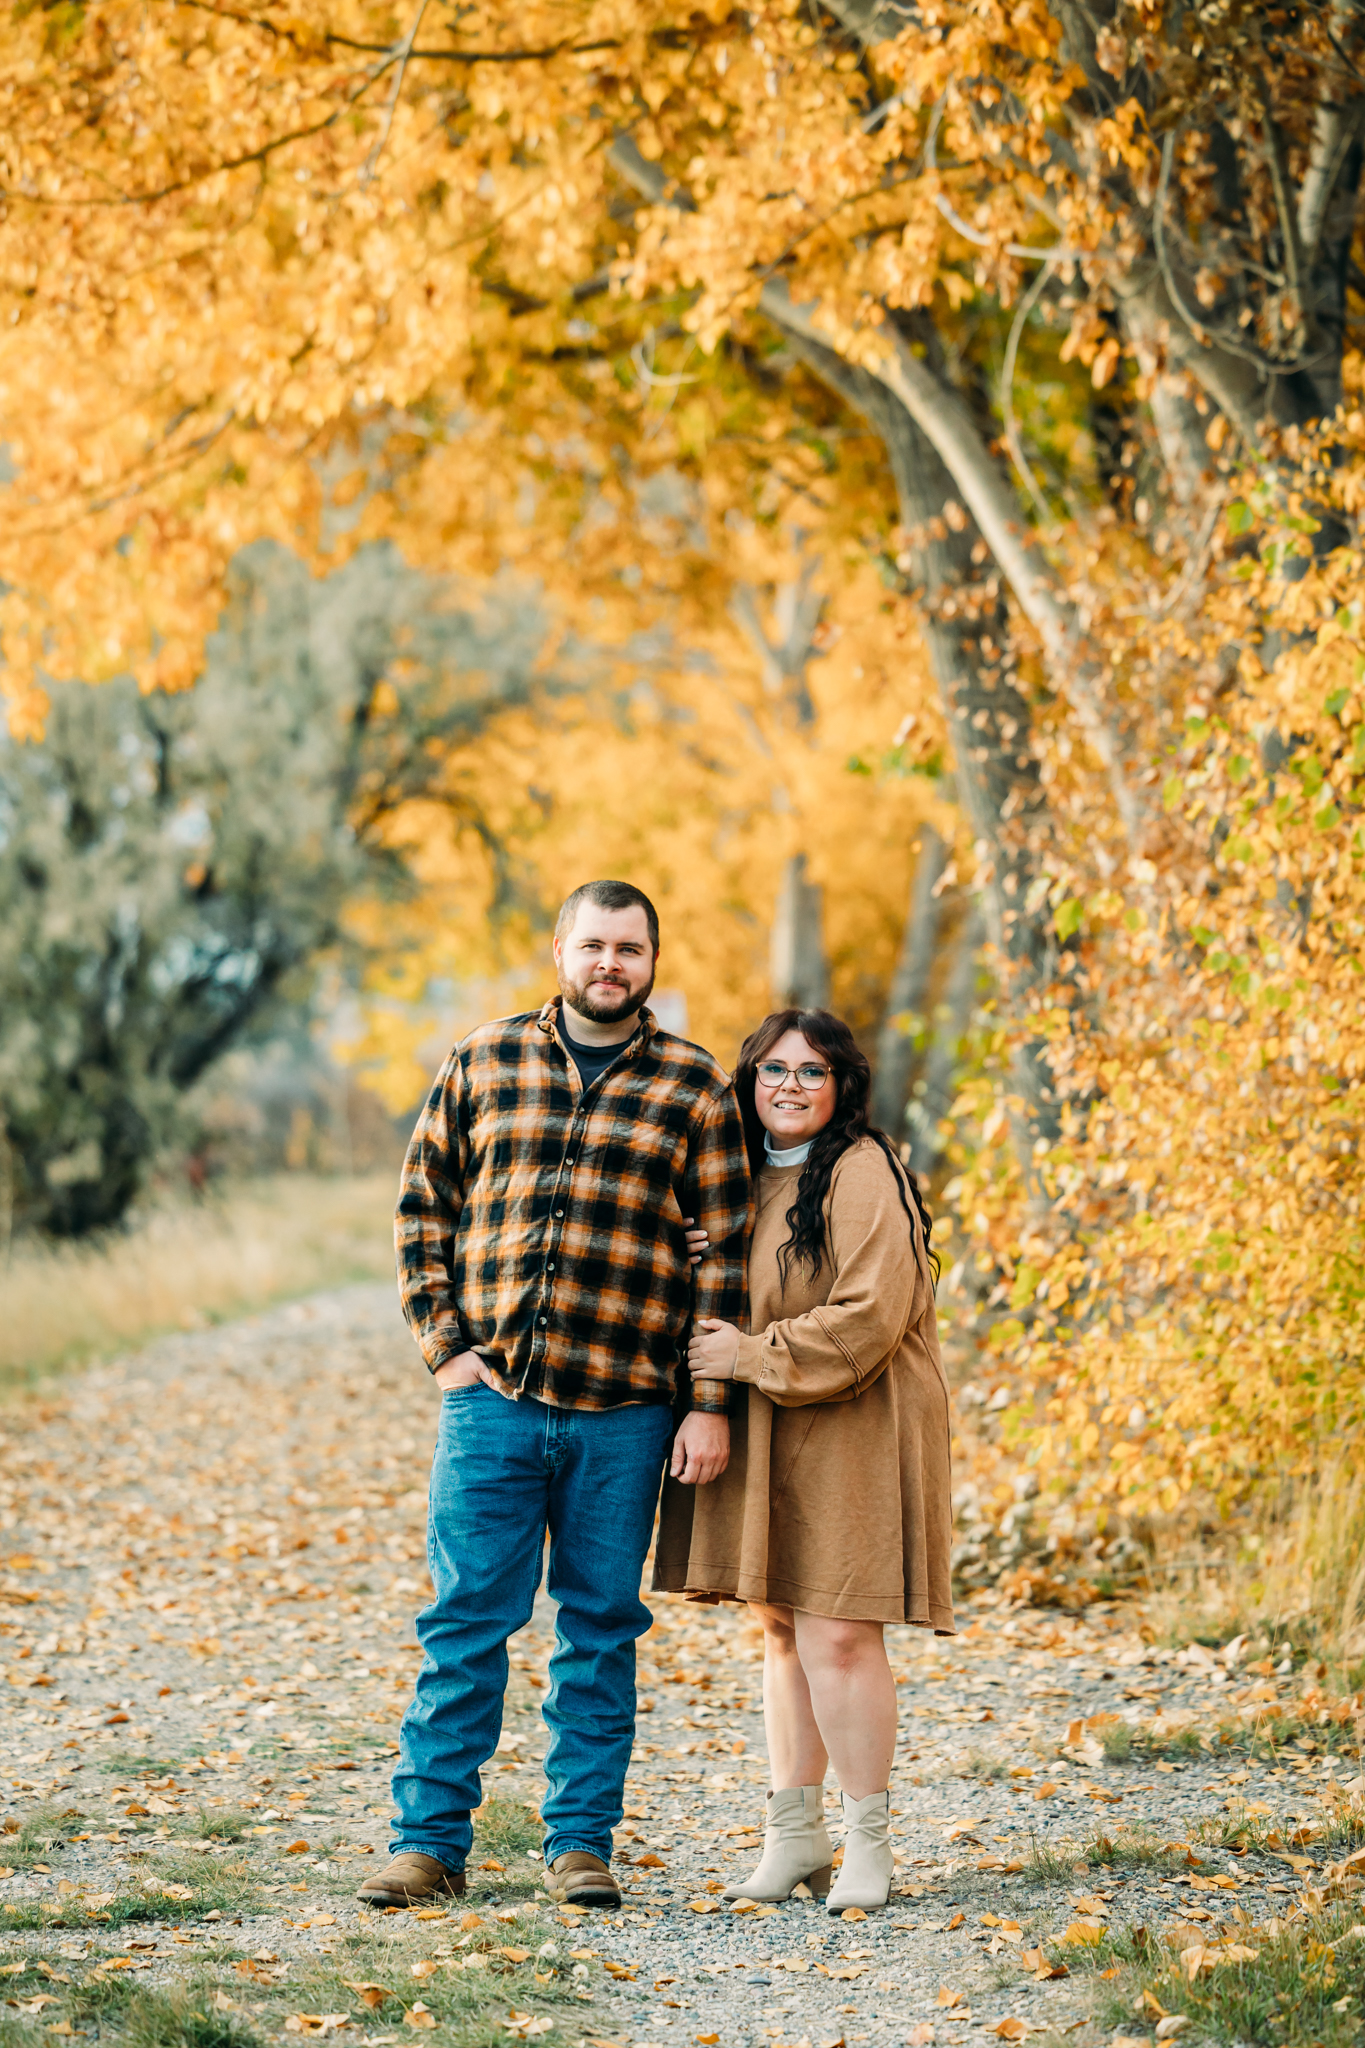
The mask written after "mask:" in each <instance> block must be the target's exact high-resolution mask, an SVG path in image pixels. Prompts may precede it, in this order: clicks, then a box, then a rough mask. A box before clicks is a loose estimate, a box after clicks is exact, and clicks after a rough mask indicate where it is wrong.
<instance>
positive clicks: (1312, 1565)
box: [1143, 1461, 1365, 1667]
mask: <svg viewBox="0 0 1365 2048" xmlns="http://www.w3.org/2000/svg"><path fill="white" fill-rule="evenodd" d="M1165 1548H1166V1546H1163V1545H1161V1544H1158V1547H1157V1552H1156V1556H1155V1558H1154V1560H1153V1563H1152V1585H1151V1590H1150V1591H1149V1593H1148V1594H1147V1595H1146V1596H1145V1597H1144V1600H1143V1607H1144V1609H1145V1610H1146V1613H1147V1617H1148V1619H1149V1621H1150V1622H1151V1624H1152V1626H1153V1627H1154V1628H1155V1629H1156V1630H1157V1632H1158V1634H1160V1635H1162V1636H1166V1637H1169V1638H1171V1639H1172V1640H1175V1639H1176V1638H1180V1639H1182V1640H1186V1641H1188V1640H1189V1639H1190V1638H1191V1637H1202V1638H1204V1639H1211V1638H1213V1637H1215V1636H1216V1637H1221V1638H1230V1637H1232V1636H1235V1635H1248V1636H1251V1635H1256V1636H1264V1637H1266V1638H1268V1639H1269V1640H1271V1641H1273V1642H1286V1643H1293V1644H1295V1645H1296V1646H1298V1647H1299V1648H1302V1649H1305V1650H1309V1649H1311V1650H1315V1651H1317V1652H1318V1653H1319V1654H1320V1655H1322V1656H1325V1657H1327V1658H1329V1659H1330V1660H1332V1661H1333V1662H1335V1663H1338V1664H1340V1665H1342V1666H1343V1667H1344V1666H1353V1665H1356V1664H1358V1663H1359V1661H1360V1660H1361V1658H1362V1657H1365V1476H1362V1475H1361V1474H1360V1473H1359V1472H1357V1471H1356V1470H1354V1469H1353V1468H1352V1467H1351V1466H1350V1465H1348V1464H1346V1463H1344V1462H1336V1461H1334V1462H1332V1463H1330V1464H1324V1466H1323V1467H1322V1469H1321V1471H1319V1472H1317V1473H1315V1474H1314V1475H1313V1476H1312V1477H1311V1478H1309V1479H1305V1480H1301V1481H1299V1482H1297V1483H1296V1484H1294V1485H1293V1486H1288V1487H1286V1488H1285V1491H1284V1493H1283V1494H1282V1496H1281V1498H1280V1500H1279V1502H1278V1503H1277V1504H1276V1505H1275V1506H1274V1507H1273V1508H1267V1509H1265V1510H1263V1511H1262V1513H1261V1514H1260V1516H1259V1517H1258V1518H1257V1519H1256V1520H1255V1521H1254V1522H1253V1521H1251V1520H1250V1519H1249V1518H1248V1519H1247V1520H1246V1521H1244V1522H1242V1523H1241V1524H1240V1525H1238V1526H1236V1527H1235V1528H1231V1529H1229V1532H1228V1535H1227V1537H1226V1538H1225V1539H1224V1540H1223V1541H1221V1542H1216V1543H1206V1544H1205V1545H1204V1546H1203V1547H1202V1548H1200V1547H1198V1546H1195V1545H1189V1544H1184V1543H1176V1542H1172V1543H1171V1544H1170V1545H1169V1549H1168V1550H1167V1554H1166V1555H1165V1556H1163V1549H1165ZM1171 1551H1174V1552H1175V1553H1176V1555H1175V1556H1174V1557H1172V1556H1171V1555H1170V1552H1171Z"/></svg>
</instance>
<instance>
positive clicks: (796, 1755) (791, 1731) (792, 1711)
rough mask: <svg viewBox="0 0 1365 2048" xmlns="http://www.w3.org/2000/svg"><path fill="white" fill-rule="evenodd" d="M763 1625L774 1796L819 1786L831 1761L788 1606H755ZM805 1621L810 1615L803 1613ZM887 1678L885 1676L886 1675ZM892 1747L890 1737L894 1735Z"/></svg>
mask: <svg viewBox="0 0 1365 2048" xmlns="http://www.w3.org/2000/svg"><path fill="white" fill-rule="evenodd" d="M752 1611H753V1612H754V1613H755V1614H756V1615H757V1616H758V1618H759V1620H760V1621H761V1622H762V1623H763V1723H764V1726H765V1728H766V1730H767V1735H768V1768H769V1771H770V1773H771V1776H772V1787H773V1790H774V1792H784V1791H788V1790H793V1789H795V1788H796V1787H798V1786H801V1785H823V1784H824V1782H825V1772H826V1770H827V1769H828V1767H829V1757H828V1755H827V1753H826V1749H825V1745H824V1743H823V1742H822V1741H821V1739H820V1729H819V1727H818V1725H817V1722H816V1717H815V1713H814V1711H813V1709H812V1706H811V1693H810V1687H809V1685H808V1684H807V1682H806V1674H805V1672H804V1671H803V1670H802V1668H801V1659H800V1656H799V1655H798V1652H797V1637H796V1623H795V1620H794V1618H793V1615H792V1610H791V1608H790V1607H766V1606H759V1605H758V1604H757V1603H756V1602H755V1603H754V1604H753V1609H752ZM800 1618H801V1620H802V1621H809V1620H810V1619H811V1617H810V1616H809V1615H802V1616H801V1617H800ZM888 1675H889V1674H888ZM892 1741H893V1744H894V1741H895V1737H894V1733H893V1736H892Z"/></svg>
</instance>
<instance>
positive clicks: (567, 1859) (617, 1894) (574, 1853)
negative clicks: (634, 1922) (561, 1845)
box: [545, 1849, 621, 1912]
mask: <svg viewBox="0 0 1365 2048" xmlns="http://www.w3.org/2000/svg"><path fill="white" fill-rule="evenodd" d="M545 1889H546V1891H547V1892H548V1893H549V1894H550V1897H551V1898H552V1899H558V1900H559V1901H560V1903H561V1905H565V1906H603V1907H605V1908H606V1909H607V1910H608V1911H609V1912H610V1911H611V1910H612V1909H613V1908H614V1907H616V1906H619V1905H620V1903H621V1887H620V1886H619V1885H618V1884H617V1882H616V1879H615V1878H614V1877H613V1876H612V1874H611V1872H610V1871H609V1870H608V1868H607V1866H606V1864H605V1863H604V1862H603V1861H602V1858H601V1857H600V1856H589V1854H588V1852H587V1850H586V1849H569V1850H567V1851H566V1852H565V1854H564V1855H562V1856H556V1857H555V1860H554V1864H553V1867H552V1868H550V1869H548V1870H547V1871H546V1872H545Z"/></svg>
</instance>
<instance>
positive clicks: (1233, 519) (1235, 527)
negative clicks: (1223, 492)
mask: <svg viewBox="0 0 1365 2048" xmlns="http://www.w3.org/2000/svg"><path fill="white" fill-rule="evenodd" d="M1255 523H1256V515H1255V513H1254V512H1253V511H1252V509H1251V507H1250V505H1248V504H1247V502H1246V499H1245V498H1234V499H1233V501H1232V503H1231V504H1230V505H1229V506H1228V532H1229V533H1246V532H1247V531H1248V530H1249V529H1250V528H1251V527H1252V526H1254V525H1255Z"/></svg>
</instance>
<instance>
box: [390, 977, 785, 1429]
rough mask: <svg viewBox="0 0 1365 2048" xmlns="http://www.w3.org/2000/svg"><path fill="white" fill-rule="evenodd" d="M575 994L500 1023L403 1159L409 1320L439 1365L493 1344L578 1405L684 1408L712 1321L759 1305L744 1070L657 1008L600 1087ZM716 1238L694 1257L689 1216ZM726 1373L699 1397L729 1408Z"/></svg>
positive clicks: (468, 1047) (543, 1394)
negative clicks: (753, 1295)
mask: <svg viewBox="0 0 1365 2048" xmlns="http://www.w3.org/2000/svg"><path fill="white" fill-rule="evenodd" d="M558 1013H559V999H558V998H556V999H555V1000H554V1001H553V1002H550V1003H547V1004H546V1006H545V1008H544V1009H543V1010H541V1011H540V1012H539V1013H537V1012H536V1011H534V1010H529V1011H526V1012H525V1013H524V1014H522V1015H521V1016H517V1017H504V1018H500V1019H498V1021H497V1022H496V1023H492V1024H485V1025H482V1026H481V1027H480V1028H479V1029H478V1030H477V1031H473V1032H471V1033H470V1035H469V1037H468V1038H466V1039H464V1040H462V1042H461V1043H460V1044H459V1045H457V1046H456V1047H455V1050H454V1051H453V1052H452V1053H451V1055H450V1057H449V1059H448V1060H447V1061H446V1063H445V1065H444V1067H442V1069H441V1071H440V1073H439V1074H438V1075H437V1077H436V1082H435V1085H434V1086H433V1088H432V1091H431V1095H430V1097H429V1098H428V1101H427V1104H426V1107H425V1109H424V1110H423V1112H422V1115H421V1117H420V1118H419V1119H418V1123H417V1128H416V1130H415V1131H414V1133H413V1137H412V1143H411V1144H410V1145H409V1147H408V1155H407V1158H406V1160H405V1162H404V1165H403V1184H402V1191H401V1194H400V1196H399V1201H398V1214H397V1219H396V1227H395V1237H396V1243H397V1252H398V1284H399V1290H400V1292H401V1295H402V1300H403V1313H404V1315H405V1316H406V1317H407V1319H408V1324H409V1326H410V1328H411V1329H412V1332H413V1335H414V1336H415V1337H416V1339H417V1342H418V1345H419V1346H420V1348H421V1351H422V1355H423V1357H424V1358H425V1359H426V1362H427V1366H428V1368H429V1370H430V1371H432V1372H435V1371H436V1370H437V1368H438V1367H439V1366H441V1365H443V1364H444V1363H445V1362H446V1360H447V1359H450V1358H453V1357H455V1356H456V1355H457V1354H458V1353H459V1352H461V1351H470V1350H473V1351H478V1352H479V1353H480V1354H481V1356H482V1357H483V1358H484V1359H485V1360H486V1361H487V1362H488V1364H489V1365H491V1366H492V1367H493V1369H494V1371H495V1372H496V1373H497V1374H498V1375H499V1376H500V1377H501V1378H502V1379H503V1381H504V1382H505V1383H506V1386H507V1390H508V1391H509V1392H510V1393H515V1394H528V1395H531V1396H532V1397H533V1398H534V1399H536V1400H537V1401H545V1402H548V1403H549V1404H550V1405H551V1406H554V1407H560V1408H591V1409H600V1408H617V1407H621V1406H622V1405H624V1404H625V1403H627V1402H648V1403H653V1402H659V1403H662V1402H671V1401H673V1400H674V1398H675V1394H677V1393H680V1392H682V1391H683V1390H684V1389H687V1388H688V1386H689V1383H688V1378H687V1366H686V1355H685V1347H686V1340H687V1333H688V1328H689V1325H690V1323H691V1320H692V1318H693V1316H698V1317H700V1316H718V1317H720V1318H722V1319H723V1320H724V1321H726V1322H731V1323H738V1322H739V1321H740V1319H741V1316H742V1314H743V1310H744V1287H745V1225H746V1222H747V1219H748V1207H749V1166H748V1159H747V1155H746V1152H745V1147H744V1130H743V1125H742V1123H741V1121H740V1114H739V1104H738V1102H737V1101H736V1099H735V1091H734V1089H733V1087H732V1086H731V1084H730V1081H729V1078H728V1077H727V1075H726V1074H725V1072H724V1071H723V1069H722V1068H721V1067H720V1065H719V1064H718V1063H717V1061H715V1060H714V1059H712V1057H711V1055H710V1054H709V1053H707V1052H703V1051H702V1050H701V1048H700V1047H699V1046H695V1045H689V1044H688V1042H687V1041H686V1039H682V1038H675V1037H674V1036H673V1034H672V1033H671V1032H668V1031H664V1030H662V1029H661V1028H660V1026H659V1025H658V1024H657V1023H656V1022H655V1020H654V1018H653V1016H652V1015H651V1013H650V1012H649V1011H648V1010H642V1011H641V1012H640V1019H641V1028H640V1030H639V1031H637V1033H636V1035H635V1037H634V1038H633V1039H631V1040H630V1042H629V1043H628V1044H627V1045H625V1046H623V1048H622V1051H621V1056H620V1058H619V1059H617V1060H616V1061H615V1062H614V1063H613V1064H612V1065H611V1066H610V1067H608V1068H607V1070H606V1072H605V1073H603V1074H601V1075H599V1076H598V1078H597V1080H596V1081H595V1082H594V1083H593V1084H592V1086H591V1087H590V1088H587V1089H585V1088H584V1087H583V1085H582V1083H581V1081H580V1079H579V1075H578V1068H577V1067H576V1066H575V1064H574V1062H573V1060H572V1059H571V1058H570V1056H569V1054H568V1053H567V1052H566V1050H565V1046H564V1041H563V1038H562V1037H561V1035H560V1031H559V1016H558ZM684 1216H694V1217H695V1218H696V1219H697V1221H698V1222H699V1223H700V1224H702V1225H703V1226H704V1227H705V1228H706V1230H707V1231H708V1232H709V1233H710V1237H711V1244H712V1250H711V1251H710V1252H709V1253H708V1254H707V1256H706V1257H705V1258H704V1259H703V1260H702V1263H701V1265H700V1266H697V1267H695V1268H694V1267H692V1266H690V1265H689V1263H688V1253H687V1242H686V1239H685V1237H684V1234H683V1220H682V1219H683V1217H684ZM731 1398H732V1396H731V1392H730V1389H729V1388H728V1387H727V1386H725V1385H723V1384H722V1383H719V1382H716V1381H707V1382H705V1383H704V1386H703V1385H699V1386H698V1388H697V1389H696V1390H695V1392H693V1393H692V1394H691V1405H692V1406H694V1407H696V1408H699V1409H703V1410H705V1411H707V1412H709V1413H712V1414H725V1413H726V1412H727V1411H728V1408H729V1405H730V1401H731Z"/></svg>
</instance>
